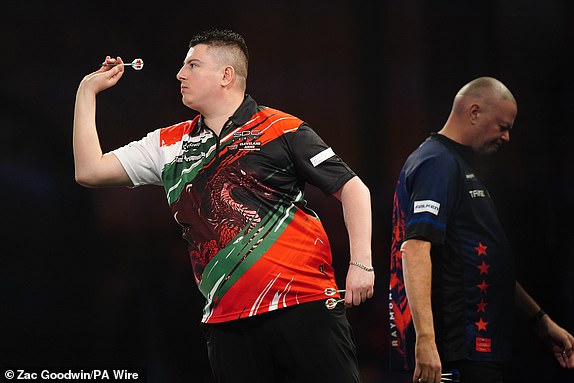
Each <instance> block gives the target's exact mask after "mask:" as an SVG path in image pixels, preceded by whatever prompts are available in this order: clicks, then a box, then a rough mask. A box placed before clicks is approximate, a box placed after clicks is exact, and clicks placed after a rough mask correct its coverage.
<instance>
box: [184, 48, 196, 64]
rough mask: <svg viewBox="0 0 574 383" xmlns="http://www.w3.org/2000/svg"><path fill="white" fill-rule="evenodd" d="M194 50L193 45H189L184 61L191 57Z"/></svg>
mask: <svg viewBox="0 0 574 383" xmlns="http://www.w3.org/2000/svg"><path fill="white" fill-rule="evenodd" d="M194 50H195V47H191V48H189V50H188V51H187V54H186V55H185V61H187V60H189V59H190V58H191V56H192V55H193V52H194Z"/></svg>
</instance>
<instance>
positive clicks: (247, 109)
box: [196, 94, 258, 134]
mask: <svg viewBox="0 0 574 383" xmlns="http://www.w3.org/2000/svg"><path fill="white" fill-rule="evenodd" d="M257 109H258V105H257V102H256V101H255V100H254V99H253V98H252V97H251V96H250V95H248V94H246V95H245V97H244V98H243V102H242V103H241V105H240V106H239V108H237V110H236V111H235V113H233V115H232V116H231V117H229V119H228V120H227V123H226V124H225V126H224V127H223V130H222V131H221V134H223V133H225V132H226V131H228V130H230V129H232V128H233V127H235V126H241V125H243V124H245V123H246V122H247V121H249V119H250V118H251V117H253V115H254V114H255V113H256V112H257ZM204 127H205V128H209V127H208V126H207V125H205V123H204V122H203V116H200V117H199V121H198V122H197V128H196V129H201V128H204Z"/></svg>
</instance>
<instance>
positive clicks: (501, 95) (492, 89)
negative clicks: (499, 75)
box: [453, 77, 516, 112]
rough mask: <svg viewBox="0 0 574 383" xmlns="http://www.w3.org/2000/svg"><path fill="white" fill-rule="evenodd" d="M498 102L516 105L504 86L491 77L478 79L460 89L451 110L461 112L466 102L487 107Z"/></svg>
mask: <svg viewBox="0 0 574 383" xmlns="http://www.w3.org/2000/svg"><path fill="white" fill-rule="evenodd" d="M500 100H508V101H511V102H512V103H513V104H514V105H516V99H515V98H514V96H513V95H512V93H511V92H510V90H509V89H508V88H507V87H506V85H504V84H503V83H502V82H500V81H499V80H497V79H495V78H493V77H479V78H476V79H474V80H472V81H471V82H469V83H467V84H466V85H464V86H463V87H462V88H460V90H459V91H458V93H457V94H456V96H455V98H454V103H453V110H454V111H455V112H462V110H463V109H464V104H466V103H467V102H482V103H485V104H486V105H489V104H493V103H496V102H498V101H500Z"/></svg>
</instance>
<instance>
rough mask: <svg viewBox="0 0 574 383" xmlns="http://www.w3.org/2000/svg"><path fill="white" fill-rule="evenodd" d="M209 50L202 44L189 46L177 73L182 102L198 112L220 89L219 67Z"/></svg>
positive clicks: (212, 99) (213, 98)
mask: <svg viewBox="0 0 574 383" xmlns="http://www.w3.org/2000/svg"><path fill="white" fill-rule="evenodd" d="M209 50H210V48H209V47H208V46H207V45H204V44H198V45H196V46H194V47H192V48H190V49H189V51H188V52H187V55H186V57H185V60H184V62H183V66H182V67H181V69H180V70H179V72H178V73H177V79H178V80H179V81H180V82H181V96H182V102H183V104H184V105H186V106H187V107H189V108H192V109H195V110H197V111H199V112H200V113H201V112H202V108H203V107H204V106H206V105H208V103H209V102H211V101H214V100H215V96H216V95H217V90H219V89H220V80H221V70H220V69H221V68H220V66H219V65H217V63H216V61H215V57H214V56H213V55H212V54H211V53H210V52H209Z"/></svg>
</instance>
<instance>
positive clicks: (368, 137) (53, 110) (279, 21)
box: [0, 0, 574, 383]
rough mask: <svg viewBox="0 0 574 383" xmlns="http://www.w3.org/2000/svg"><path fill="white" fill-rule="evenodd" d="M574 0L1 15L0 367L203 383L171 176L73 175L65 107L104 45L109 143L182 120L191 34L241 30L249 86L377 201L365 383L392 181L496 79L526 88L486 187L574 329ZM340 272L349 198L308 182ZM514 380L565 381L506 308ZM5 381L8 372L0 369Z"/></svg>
mask: <svg viewBox="0 0 574 383" xmlns="http://www.w3.org/2000/svg"><path fill="white" fill-rule="evenodd" d="M573 4H574V3H572V2H570V1H567V0H564V1H557V0H529V1H524V0H505V1H502V0H499V1H494V0H484V1H441V0H435V1H413V0H403V1H398V0H396V1H392V0H381V1H336V0H332V1H329V0H315V1H312V0H308V1H298V0H296V1H282V2H279V1H257V0H251V1H199V0H198V1H193V2H192V1H187V2H184V1H179V2H171V1H162V2H152V3H149V2H138V1H133V0H131V1H130V0H125V1H113V2H112V1H108V2H103V1H101V2H89V1H85V2H81V1H59V2H58V1H53V2H48V1H39V0H36V1H34V0H29V1H27V0H20V1H11V0H4V1H3V2H2V4H1V5H0V36H1V38H0V52H1V53H2V60H1V61H0V74H1V83H0V108H1V112H0V128H1V133H2V135H1V138H0V143H1V150H0V172H1V173H0V174H1V181H0V182H1V184H0V193H1V194H0V195H1V197H2V198H1V217H2V228H1V229H0V230H1V231H0V232H1V241H2V247H1V250H0V252H1V253H0V254H1V256H0V281H1V282H0V283H1V289H0V331H1V333H0V366H12V367H16V368H22V366H31V367H34V366H36V367H42V368H43V367H46V366H54V367H63V368H66V369H67V368H73V367H87V368H109V367H117V368H128V367H130V366H136V367H143V368H145V369H146V370H147V376H148V381H149V382H198V383H199V382H211V381H212V380H211V372H210V369H209V365H208V361H207V357H206V351H205V343H204V341H203V338H202V336H201V333H200V331H199V328H198V323H199V320H200V318H201V311H202V308H203V298H202V297H201V295H200V293H199V292H198V290H197V288H196V286H195V284H194V281H193V278H192V273H191V266H190V263H189V260H188V258H187V255H186V249H185V243H184V241H183V240H182V239H181V234H180V232H179V228H178V226H177V225H176V224H175V222H174V221H173V219H172V217H171V214H170V211H169V209H168V206H167V201H166V198H165V195H164V192H163V190H162V189H161V188H159V187H142V188H137V189H133V190H129V189H98V190H92V189H86V188H83V187H81V186H79V185H77V184H76V183H75V182H74V167H73V157H72V147H71V139H72V137H71V132H72V119H73V108H74V98H75V92H76V89H77V86H78V84H79V82H80V81H81V79H82V78H83V76H84V75H86V74H88V73H89V72H92V71H93V70H96V69H97V68H98V64H99V63H101V62H102V61H103V58H104V57H105V56H106V55H112V56H115V55H120V56H122V58H124V60H126V61H131V60H133V59H134V58H136V57H141V58H143V59H144V61H145V68H144V69H143V70H142V71H139V72H136V71H133V70H131V69H126V71H127V73H125V75H124V77H123V79H122V80H121V82H120V83H119V84H118V85H117V86H116V87H114V88H112V89H109V90H108V91H106V92H104V93H102V94H100V95H99V97H98V115H97V120H98V121H97V122H98V128H99V134H100V139H101V143H102V146H103V149H104V151H108V150H111V149H114V148H116V147H118V146H120V145H123V144H126V143H127V142H129V141H131V140H135V139H139V138H140V137H142V136H143V135H145V134H146V133H147V132H149V131H151V130H153V129H155V128H157V127H161V126H166V125H171V124H172V123H175V122H178V121H181V120H185V119H189V118H192V117H193V116H194V115H195V112H193V111H191V110H189V109H187V108H186V107H185V106H183V105H182V104H181V96H180V93H179V82H178V81H177V80H176V78H175V75H176V73H177V71H178V70H179V68H180V66H181V63H182V61H183V59H184V57H185V54H186V52H187V44H188V41H189V39H190V38H191V36H192V35H193V34H194V33H195V32H197V31H199V30H202V29H207V28H210V27H225V28H232V29H234V30H236V31H238V32H240V33H241V34H243V35H244V37H245V38H246V40H247V43H248V46H249V49H250V53H251V63H250V75H249V79H248V93H250V94H251V95H252V96H253V97H254V98H255V99H256V100H257V101H258V102H259V103H261V104H263V105H268V106H272V107H275V108H278V109H282V110H285V111H287V112H290V113H292V114H295V115H297V116H299V117H301V118H302V119H304V120H306V121H307V122H309V123H310V125H311V126H312V127H313V128H314V129H315V130H316V131H317V132H318V133H319V134H320V135H321V136H322V137H323V138H324V140H325V141H327V142H328V143H329V144H330V145H331V146H332V147H333V148H334V149H335V151H336V152H337V153H338V154H339V155H340V156H341V157H343V158H344V159H345V160H346V162H347V163H348V164H349V165H350V166H351V167H352V168H353V169H354V170H355V171H356V172H357V173H358V174H359V176H360V177H361V178H362V179H363V180H364V181H365V183H366V184H367V185H368V186H369V187H370V189H371V193H372V197H373V207H374V211H373V217H374V228H373V251H374V266H375V268H376V271H377V274H376V275H377V279H376V292H375V297H374V298H373V299H371V300H370V301H368V302H367V303H365V304H364V305H361V306H360V307H357V308H353V309H352V310H349V311H348V316H349V319H350V321H351V322H352V324H353V326H354V329H355V335H356V337H357V342H358V346H359V358H360V363H361V368H362V372H363V377H364V381H365V383H375V382H376V383H378V382H389V383H392V382H402V381H405V379H404V376H401V374H398V373H395V372H393V371H389V366H388V347H389V345H388V315H387V312H388V292H387V289H388V275H387V270H388V260H389V248H390V241H389V239H390V220H391V216H390V215H391V204H392V193H393V188H394V183H395V179H396V177H397V175H398V172H399V170H400V167H401V165H402V162H403V161H404V159H405V158H406V156H407V155H408V154H409V153H410V151H412V150H413V149H414V148H415V147H416V146H418V144H419V143H420V142H421V141H422V140H423V139H424V138H425V137H426V136H427V135H428V133H429V132H431V131H437V130H439V129H440V128H441V127H442V124H443V123H444V121H445V120H446V117H447V116H448V113H449V112H450V105H451V102H452V98H453V96H454V94H455V93H456V91H458V89H459V88H460V87H461V86H462V85H464V84H465V83H466V82H468V81H469V80H471V79H473V78H475V77H478V76H482V75H489V76H494V77H497V78H498V79H500V80H502V81H503V82H504V83H505V84H506V85H507V86H508V87H509V88H510V89H511V90H512V91H513V93H514V95H515V96H516V98H517V100H518V104H519V112H518V116H517V119H516V122H515V127H514V129H513V131H512V135H511V143H510V144H509V145H507V146H506V147H504V148H503V149H502V150H501V151H500V152H499V153H497V154H495V155H493V156H491V157H489V158H488V159H485V160H484V161H485V162H484V166H483V169H482V170H483V177H484V178H485V179H486V182H487V184H488V186H489V189H490V192H491V194H492V195H493V196H494V199H495V202H496V203H497V206H498V208H499V213H500V217H501V220H502V222H503V225H504V226H505V227H506V229H507V234H508V236H509V237H510V239H511V241H512V244H513V246H514V251H515V257H516V260H517V264H518V270H517V271H518V276H519V279H520V280H521V281H522V283H523V285H524V286H525V287H526V289H527V290H528V291H529V292H530V293H531V295H532V296H533V297H534V298H535V299H536V300H537V301H538V302H539V303H540V304H541V306H542V307H543V308H544V309H545V310H546V311H547V312H548V313H549V314H550V315H551V317H552V318H553V319H554V320H555V321H556V322H558V323H559V324H561V325H563V326H564V327H566V328H567V329H569V330H570V332H572V333H574V230H573V229H574V225H573V223H572V220H573V217H574V208H573V206H574V192H573V187H574V180H573V178H574V171H573V170H572V164H573V163H574V150H573V147H572V145H573V138H574V134H573V129H572V128H573V126H572V123H571V114H572V112H573V110H574V108H573V107H572V105H573V103H574V93H573V85H574V84H573V75H572V68H573V67H574V65H573V64H574V62H573V59H572V57H573V55H572V50H573V48H574V27H573V25H574V5H573ZM307 198H308V200H309V203H310V205H311V207H313V208H314V209H315V210H316V211H317V212H318V214H319V215H320V216H321V217H322V219H323V221H324V225H325V227H326V229H327V231H328V233H329V235H330V238H331V244H332V247H333V250H334V258H335V267H336V270H337V271H338V273H339V275H338V278H339V280H340V281H341V283H343V282H344V277H345V273H346V269H347V261H348V252H347V246H348V243H347V237H346V232H345V230H344V224H343V222H342V212H341V209H340V205H339V204H338V202H337V201H336V200H335V199H334V198H333V197H328V198H327V197H325V196H324V195H322V193H321V192H319V191H317V190H316V189H314V188H309V189H308V191H307ZM512 375H513V380H512V381H515V382H552V383H556V382H559V383H563V382H573V381H574V375H573V374H572V371H569V372H565V371H564V370H561V369H560V368H559V367H558V364H557V362H556V361H555V360H554V359H553V357H552V356H551V354H550V352H548V351H547V350H546V349H545V348H544V346H542V344H541V342H540V341H539V339H538V337H537V336H536V335H535V334H534V333H533V331H532V329H531V328H530V326H529V324H528V323H527V322H525V321H524V320H520V319H517V320H516V336H515V360H514V364H513V370H512ZM1 379H3V377H2V378H1Z"/></svg>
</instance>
